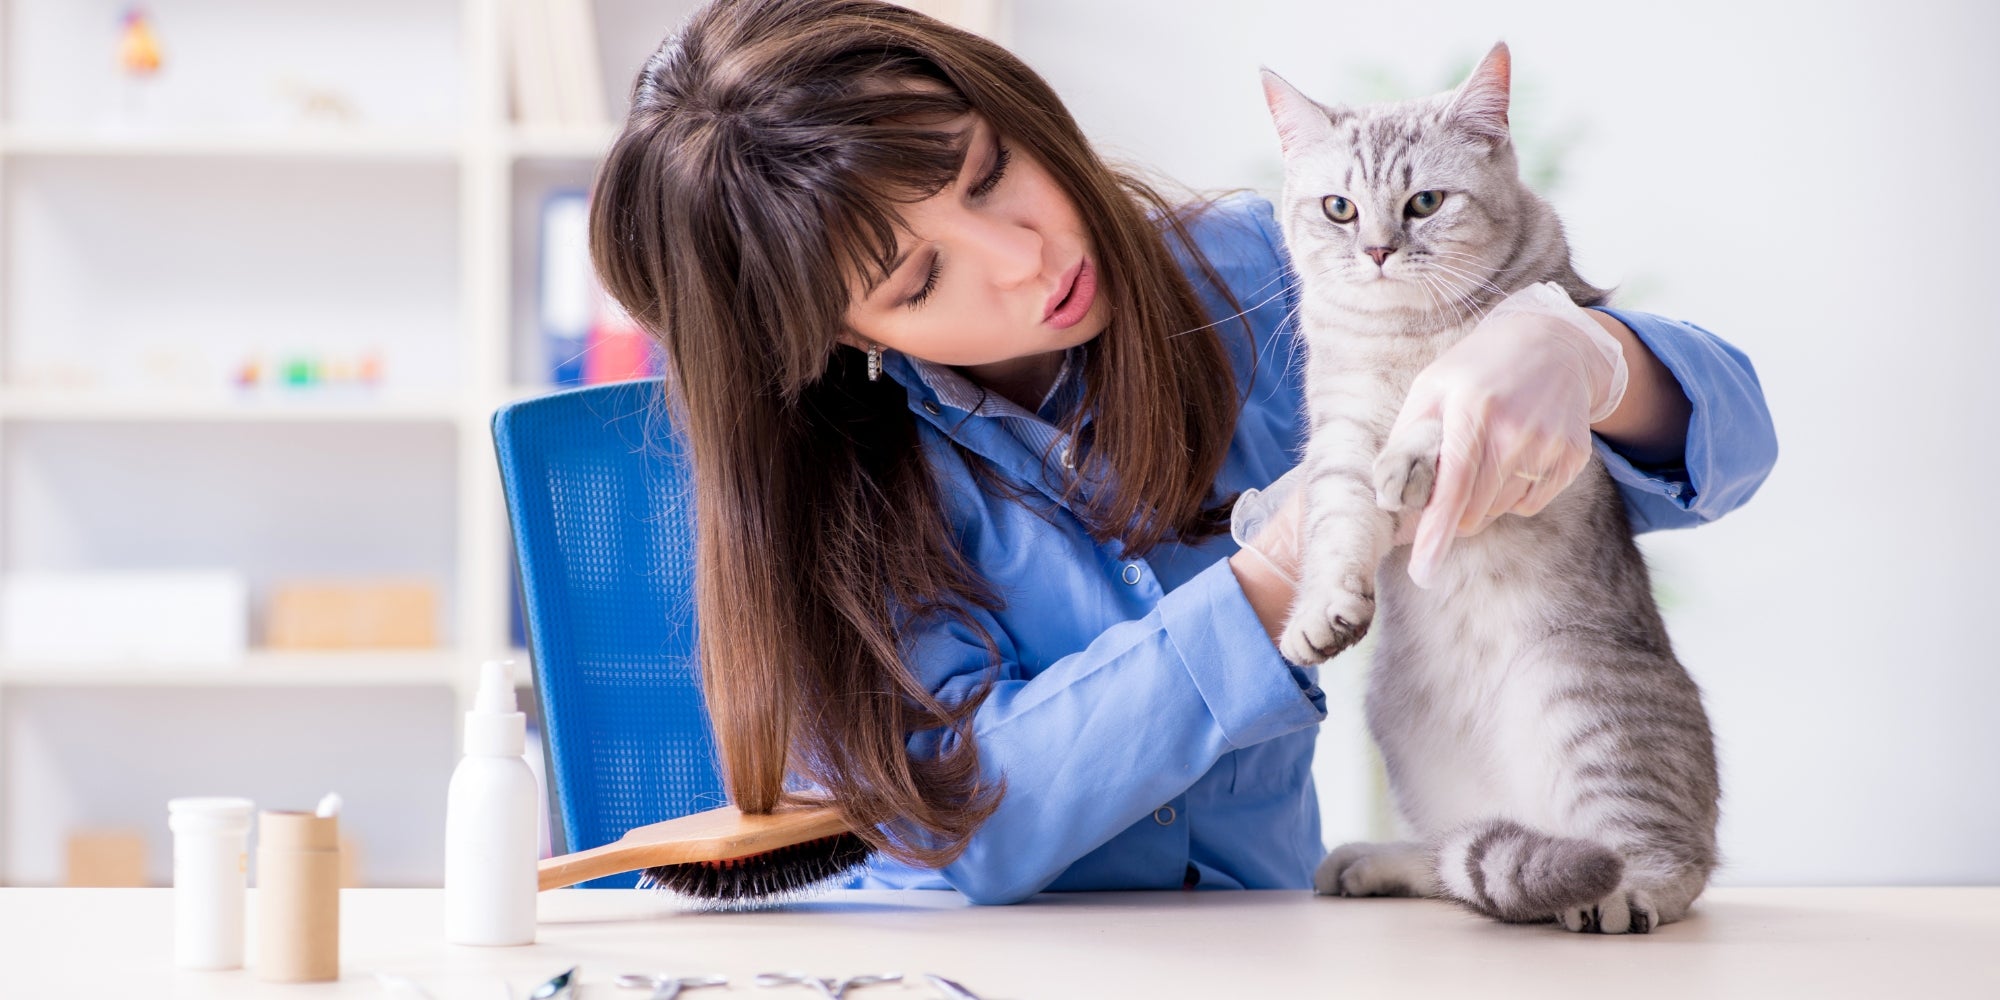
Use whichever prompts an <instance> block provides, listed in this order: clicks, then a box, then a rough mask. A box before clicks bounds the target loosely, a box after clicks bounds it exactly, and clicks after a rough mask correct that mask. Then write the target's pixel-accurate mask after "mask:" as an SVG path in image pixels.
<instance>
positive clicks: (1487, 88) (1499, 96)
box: [1445, 42, 1512, 146]
mask: <svg viewBox="0 0 2000 1000" xmlns="http://www.w3.org/2000/svg"><path fill="white" fill-rule="evenodd" d="M1511 75H1512V59H1511V58H1510V57H1509V56H1508V54H1507V43H1506V42H1500V43H1497V44H1495V45H1494V46H1493V51H1491V52H1488V53H1486V58H1484V59H1481V60H1480V61H1479V67H1478V68H1477V69H1474V70H1473V71H1472V76H1471V77H1469V78H1467V79H1466V81H1465V82H1464V83H1462V84H1460V85H1459V88H1458V91H1457V92H1456V93H1454V94H1452V95H1451V105H1450V107H1449V109H1448V110H1447V111H1446V112H1445V116H1446V117H1447V118H1449V119H1451V120H1452V121H1454V122H1456V123H1458V124H1459V125H1460V126H1462V127H1464V128H1465V129H1466V130H1467V131H1469V132H1471V133H1472V134H1474V135H1477V136H1479V137H1481V138H1483V139H1486V140H1488V141H1490V142H1492V143H1493V144H1494V145H1496V146H1498V145H1500V144H1501V143H1503V142H1506V141H1507V94H1508V90H1509V88H1510V83H1509V80H1508V78H1509V76H1511Z"/></svg>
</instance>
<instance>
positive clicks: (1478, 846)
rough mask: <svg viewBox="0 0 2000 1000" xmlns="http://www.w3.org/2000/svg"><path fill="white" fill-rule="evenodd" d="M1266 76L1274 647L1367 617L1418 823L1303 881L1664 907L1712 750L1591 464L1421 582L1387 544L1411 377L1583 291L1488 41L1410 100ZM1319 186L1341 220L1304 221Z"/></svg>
mask: <svg viewBox="0 0 2000 1000" xmlns="http://www.w3.org/2000/svg"><path fill="white" fill-rule="evenodd" d="M1265 91H1266V95H1267V97H1268V98H1269V99H1270V103H1271V106H1272V113H1273V116H1274V119H1275V120H1276V122H1277V124H1278V129H1279V133H1280V136H1281V137H1282V139H1283V145H1284V147H1285V160H1286V168H1285V193H1284V196H1283V199H1282V205H1281V207H1280V210H1279V219H1280V223H1281V225H1282V226H1283V229H1284V232H1285V237H1286V242H1287V244H1288V246H1289V247H1290V250H1291V254H1292V260H1293V266H1294V268H1295V269H1296V270H1297V272H1298V275H1299V279H1300V282H1301V300H1300V306H1301V324H1302V329H1303V331H1304V335H1305V340H1306V344H1307V362H1306V364H1307V377H1306V382H1307V386H1308V390H1307V391H1308V393H1309V397H1308V403H1307V407H1308V413H1309V417H1310V434H1309V437H1308V443H1307V450H1306V456H1305V462H1304V464H1305V470H1304V472H1305V476H1306V480H1305V484H1304V487H1303V488H1304V490H1305V491H1306V492H1305V516H1304V520H1303V522H1302V526H1301V530H1302V536H1303V542H1302V549H1301V553H1302V557H1303V558H1302V564H1303V565H1302V570H1301V572H1302V577H1303V579H1302V580H1301V581H1300V589H1299V597H1298V601H1297V603H1296V604H1295V605H1294V607H1293V611H1292V620H1291V621H1290V622H1289V623H1288V625H1287V627H1286V630H1285V634H1284V636H1283V637H1282V639H1281V648H1282V649H1283V651H1284V653H1285V655H1286V656H1287V657H1289V658H1291V659H1292V660H1293V661H1295V662H1299V663H1315V662H1319V661H1322V660H1324V659H1326V658H1328V657H1331V656H1333V655H1335V654H1337V653H1339V652H1340V651H1341V650H1342V649H1344V648H1346V647H1347V646H1349V645H1350V644H1352V643H1353V642H1355V641H1356V640H1358V639H1359V638H1361V636H1362V635H1363V634H1364V633H1366V632H1367V631H1368V630H1369V628H1370V625H1371V623H1372V624H1373V625H1374V628H1375V632H1376V636H1377V645H1376V647H1375V654H1374V668H1373V672H1372V674H1371V676H1370V678H1369V687H1368V695H1367V714H1368V723H1369V728H1370V731H1371V732H1372V733H1373V734H1374V736H1375V739H1376V741H1377V743H1378V744H1379V745H1380V746H1381V749H1382V752H1383V756H1384V758H1385V759H1386V760H1387V762H1388V767H1389V778H1390V783H1391V786H1392V789H1393V791H1394V794H1395V798H1396V802H1397V806H1398V808H1399V809H1400V811H1401V812H1402V813H1403V816H1404V818H1405V819H1406V820H1407V821H1408V822H1409V824H1410V826H1411V827H1412V828H1413V829H1414V830H1415V831H1416V832H1417V834H1418V835H1419V837H1420V838H1421V839H1420V840H1419V841H1416V842H1410V843H1399V844H1348V845H1346V846H1343V847H1341V848H1339V849H1338V850H1335V851H1334V852H1333V853H1332V854H1331V855H1329V856H1328V857H1327V859H1326V860H1325V861H1324V862H1323V863H1322V864H1321V866H1320V869H1319V871H1318V873H1317V875H1316V878H1315V882H1316V886H1317V888H1318V890H1319V891H1320V892H1322V893H1326V894H1332V895H1439V896H1445V897H1449V898H1452V899H1456V900H1458V901H1460V902H1462V903H1464V904H1465V905H1467V906H1470V907H1472V908H1474V909H1476V910H1478V911H1480V912H1482V913H1486V914H1488V915H1491V916H1493V917H1496V918H1499V919H1501V920H1508V921H1547V920H1554V921H1557V922H1560V923H1561V924H1563V925H1564V926H1565V927H1568V928H1569V929H1571V930H1593V931H1602V932H1606V933H1624V932H1628V931H1629V932H1641V933H1643V932H1645V931H1648V930H1650V929H1651V928H1653V927H1656V926H1659V925H1660V924H1663V923H1666V922H1668V921H1672V920H1675V919H1678V918H1680V917H1681V916H1682V915H1683V914H1685V913H1686V912H1687V909H1688V906H1689V904H1690V903H1691V902H1693V900H1694V898H1695V897H1696V896H1697V895H1699V894H1700V893H1701V891H1702V889H1703V887H1704V886H1705V885H1706V884H1707V881H1708V876H1709V874H1710V872H1711V871H1712V870H1713V869H1714V867H1715V865H1716V860H1717V859H1716V847H1715V824H1716V818H1717V799H1718V796H1719V790H1718V783H1717V778H1716V766H1715V755H1714V748H1713V740H1712V738H1711V736H1710V733H1709V727H1708V720H1707V716H1706V715H1705V714H1704V712H1703V710H1702V705H1701V696H1700V692H1699V691H1698V690H1697V689H1696V687H1695V685H1694V682H1693V681H1692V680H1691V679H1690V678H1689V677H1688V675H1687V672H1686V671H1685V670H1684V669H1683V668H1682V667H1681V665H1680V663H1679V662H1678V661H1676V660H1675V658H1674V654H1673V650H1672V648H1671V646H1670V645H1669V643H1668V639H1667V634H1666V629H1665V627H1664V625H1663V624H1662V622H1661V620H1660V615H1659V611H1658V610H1657V608H1656V607H1655V606H1654V603H1653V597H1652V592H1651V586H1650V584H1649V582H1648V579H1647V573H1646V566H1645V562H1644V560H1643V559H1642V558H1641V556H1640V554H1639V551H1638V549H1637V548H1636V547H1635V546H1634V545H1633V543H1632V533H1631V526H1630V524H1629V522H1628V520H1627V518H1626V514H1625V508H1624V504H1623V501H1622V500H1621V499H1620V497H1619V494H1618V492H1617V490H1616V488H1615V487H1614V486H1613V485H1612V483H1611V480H1610V477H1609V476H1608V474H1607V473H1606V472H1605V470H1604V467H1603V464H1602V463H1601V462H1600V461H1598V460H1597V459H1595V458H1593V459H1592V460H1591V462H1590V464H1589V465H1588V466H1587V467H1586V468H1585V469H1584V471H1583V473H1582V474H1581V475H1579V476H1578V477H1577V479H1576V480H1575V481H1574V483H1573V484H1572V485H1571V486H1570V487H1569V488H1568V489H1566V490H1565V491H1564V492H1563V493H1562V494H1561V495H1560V496H1558V497H1557V498H1556V499H1555V500H1554V501H1553V502H1552V503H1550V504H1549V506H1548V507H1547V508H1545V509H1544V510H1543V511H1542V512H1541V513H1539V514H1537V515H1536V516H1534V517H1532V518H1522V517H1518V516H1512V515H1509V516H1505V517H1502V518H1500V519H1499V520H1498V521H1496V522H1494V523H1493V524H1491V525H1490V526H1488V527H1487V528H1486V530H1485V531H1483V532H1481V533H1480V534H1479V535H1476V536H1474V537H1471V538H1463V539H1459V540H1458V541H1457V542H1456V544H1455V546H1454V547H1453V549H1452V552H1451V554H1450V555H1449V556H1448V557H1447V559H1446V561H1445V562H1444V564H1443V565H1442V566H1441V567H1440V569H1439V572H1438V574H1437V577H1436V580H1435V582H1434V585H1433V587H1432V588H1431V589H1429V590H1424V589H1421V588H1418V587H1416V586H1415V585H1414V584H1412V583H1411V582H1410V580H1409V575H1408V573H1407V566H1408V560H1409V552H1410V550H1409V547H1408V546H1402V547H1396V548H1393V550H1392V540H1393V539H1394V538H1395V537H1396V533H1397V529H1398V527H1399V519H1400V518H1404V517H1410V518H1414V517H1415V516H1416V514H1417V511H1418V510H1419V509H1420V508H1421V507H1422V506H1423V503H1424V501H1425V500H1426V499H1428V497H1429V494H1430V486H1431V478H1432V476H1433V474H1434V472H1435V464H1436V460H1437V450H1438V443H1439V442H1438V437H1439V435H1438V429H1437V425H1436V424H1435V423H1434V422H1433V423H1431V424H1430V425H1429V426H1428V427H1426V426H1423V425H1416V426H1414V427H1413V428H1412V432H1411V433H1408V434H1399V435H1398V437H1399V440H1394V441H1389V440H1385V439H1386V438H1387V436H1388V433H1389V430H1390V427H1391V425H1392V423H1393V422H1394V420H1395V417H1396V415H1397V412H1398V410H1399V409H1400V408H1401V405H1402V402H1403V399H1404V396H1405V395H1406V393H1407V391H1408V389H1409V386H1410V382H1411V379H1412V378H1414V377H1415V375H1416V374H1417V373H1418V372H1419V371H1420V370H1422V369H1423V368H1424V367H1425V366H1426V365H1427V364H1429V363H1430V361H1431V360H1432V359H1434V358H1435V357H1437V355H1438V354H1439V353H1441V352H1442V351H1443V350H1444V349H1445V348H1446V347H1448V346H1450V345H1451V344H1452V343H1455V342H1456V341H1457V340H1458V339H1459V338H1460V337H1462V336H1464V335H1465V334H1466V333H1467V332H1469V331H1470V330H1471V328H1472V326H1473V324H1474V322H1475V321H1476V320H1477V319H1478V318H1479V317H1480V316H1481V315H1483V314H1484V313H1485V311H1486V310H1487V309H1488V308H1490V307H1491V306H1492V305H1493V304H1494V303H1496V302H1497V301H1499V300H1500V299H1501V298H1503V297H1505V296H1506V295H1507V294H1508V293H1511V292H1513V291H1515V290H1517V289H1521V288H1524V287H1527V286H1528V285H1531V284H1535V283H1538V282H1543V281H1554V282H1557V283H1559V284H1560V285H1561V286H1562V287H1563V288H1564V289H1565V290H1567V291H1568V292H1569V294H1570V297H1571V298H1572V299H1573V300H1575V301H1576V302H1578V303H1579V304H1585V305H1590V304H1596V303H1598V302H1601V301H1602V300H1603V298H1604V293H1603V292H1602V291H1600V290H1599V289H1596V288H1593V287H1591V286H1590V285H1589V284H1587V283H1585V282H1584V281H1583V280H1582V279H1581V278H1579V277H1578V276H1577V274H1576V272H1575V271H1574V270H1573V269H1572V268H1571V266H1570V259H1569V248H1568V244H1567V242H1566V241H1565V240H1564V237H1563V233H1562V225H1561V223H1560V222H1559V221H1558V220H1557V218H1556V216H1555V213H1554V212H1553V210H1551V209H1550V208H1549V206H1548V205H1547V204H1546V203H1545V202H1543V201H1542V200H1541V199H1540V198H1539V197H1537V196H1536V195H1534V194H1533V193H1532V192H1530V191H1529V190H1528V189H1527V188H1526V187H1525V186H1524V185H1523V184H1522V183H1521V182H1520V180H1519V177H1518V171H1517V169H1516V166H1515V161H1514V154H1513V149H1512V144H1511V142H1510V140H1509V138H1508V131H1507V103H1508V54H1507V50H1506V48H1505V46H1496V47H1495V49H1494V50H1493V52H1492V54H1490V55H1488V56H1487V58H1486V60H1485V61H1484V62H1483V63H1481V64H1480V67H1479V68H1478V70H1476V71H1475V72H1474V74H1473V76H1472V78H1471V79H1469V80H1468V81H1467V82H1466V83H1465V85H1464V86H1462V87H1460V88H1459V89H1458V90H1456V91H1454V92H1452V93H1448V94H1444V95H1440V96H1437V97H1433V98H1429V99H1426V100H1419V101H1410V102H1404V103H1401V104H1393V105H1384V106H1373V107H1365V108H1358V109H1350V108H1337V107H1334V108H1329V107H1325V106H1322V105H1319V104H1317V103H1315V102H1313V101H1312V100H1311V99H1309V98H1307V97H1305V96H1304V95H1302V94H1300V93H1299V92H1298V91H1296V90H1294V89H1293V88H1292V87H1291V86H1290V85H1289V84H1287V83H1285V82H1284V81H1283V80H1281V79H1278V78H1277V77H1276V76H1275V75H1271V74H1266V81H1265ZM1425 190H1436V191H1444V192H1446V196H1445V200H1444V202H1443V205H1442V207H1441V208H1438V209H1437V210H1436V212H1435V214H1432V215H1429V216H1426V217H1414V216H1411V215H1409V214H1408V213H1407V212H1406V211H1405V206H1407V205H1409V204H1410V199H1411V198H1412V197H1413V196H1414V195H1415V194H1416V193H1417V192H1419V191H1425ZM1330 194H1333V195H1340V196H1343V197H1345V198H1346V199H1348V203H1346V204H1341V203H1336V204H1339V205H1340V209H1341V210H1342V211H1341V214H1345V211H1344V210H1345V209H1347V208H1349V207H1352V208H1353V209H1355V210H1356V214H1355V216H1354V217H1353V218H1352V219H1349V220H1347V221H1346V222H1345V223H1344V224H1342V223H1340V222H1337V221H1335V220H1334V219H1332V218H1330V216H1329V212H1330V209H1329V207H1328V205H1327V204H1326V203H1325V202H1324V201H1323V199H1324V197H1325V196H1326V195H1330ZM1371 248H1372V249H1373V250H1375V252H1376V254H1375V255H1371V254H1369V253H1368V250H1370V249H1371ZM1385 248H1386V249H1388V250H1389V252H1388V254H1386V255H1382V251H1383V250H1384V249H1385ZM1378 257H1379V259H1378ZM1384 279H1387V280H1384ZM1378 493H1379V494H1380V495H1381V499H1382V501H1383V503H1384V504H1386V505H1387V506H1389V507H1394V508H1399V509H1398V510H1396V511H1393V512H1392V511H1390V510H1385V509H1383V507H1382V506H1378Z"/></svg>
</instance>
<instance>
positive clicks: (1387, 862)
mask: <svg viewBox="0 0 2000 1000" xmlns="http://www.w3.org/2000/svg"><path fill="white" fill-rule="evenodd" d="M1434 885H1435V883H1434V880H1433V878H1432V876H1431V874H1430V863H1429V858H1428V856H1427V855H1426V854H1425V853H1424V851H1423V849H1422V848H1421V847H1419V846H1418V845H1416V844H1407V843H1405V844H1342V845H1340V846H1339V847H1338V848H1336V849H1335V850H1334V852H1333V853H1332V854H1329V855H1327V856H1326V858H1325V859H1324V860H1322V861H1321V862H1320V863H1319V868H1318V869H1316V870H1315V871H1314V872H1313V892H1315V893H1318V894H1319V895H1322V896H1428V895H1430V894H1431V891H1432V889H1433V887H1434Z"/></svg>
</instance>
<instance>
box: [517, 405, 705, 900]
mask: <svg viewBox="0 0 2000 1000" xmlns="http://www.w3.org/2000/svg"><path fill="white" fill-rule="evenodd" d="M493 440H494V444H495V446H496V448H497V450H498V452H499V457H500V478H501V483H502V485H503V487H504V489H505V491H506V495H507V511H508V516H509V518H510V520H511V521H512V522H513V528H514V551H515V555H516V558H517V559H518V561H519V568H520V580H521V593H522V605H523V608H524V610H525V612H526V624H527V633H528V649H529V652H530V654H531V655H532V657H533V659H534V670H535V688H536V691H537V693H538V695H539V697H540V701H541V710H542V719H543V732H544V736H543V738H544V739H545V740H546V741H547V748H548V760H549V770H550V776H551V780H552V781H553V783H554V786H555V797H556V800H557V810H556V811H558V812H559V813H560V815H561V818H562V833H563V839H564V841H565V847H566V849H567V850H570V851H579V850H583V849H584V848H588V847H595V846H597V845H599V844H605V843H609V842H611V841H613V840H616V839H618V838H619V837H620V836H622V835H623V834H624V833H625V831H626V830H629V829H631V828H633V827H636V826H643V825H645V824H647V823H657V822H659V821H660V820H664V819H672V818H673V817H676V816H682V815H686V814H687V813H691V812H696V811H699V810H702V809H711V808H714V807H716V806H719V805H722V804H723V803H724V802H725V801H726V799H725V796H724V794H723V791H722V781H721V778H720V777H719V774H718V769H717V765H716V756H715V744H714V737H713V735H712V734H711V731H710V729H709V723H708V712H707V709H706V707H705V706H704V704H703V702H702V697H701V686H700V670H699V666H698V663H697V660H696V653H695V627H694V625H695V622H694V498H693V493H692V490H691V489H690V488H689V479H688V470H687V465H686V461H685V451H684V448H683V446H682V443H681V441H680V439H679V437H678V435H676V434H674V433H673V432H672V430H671V429H670V428H669V426H668V421H667V417H666V405H665V401H664V399H663V398H662V397H661V390H660V385H659V383H658V382H657V381H641V382H621V383H616V384H612V385H602V386H591V387H588V388H583V389H573V390H569V391H565V392H558V393H555V394H553V395H549V396H543V397H541V398H538V399H531V400H525V401H523V402H518V403H513V404H511V405H508V406H504V407H502V408H501V409H500V410H499V411H498V412H497V413H495V414H494V416H493ZM635 881H636V876H635V875H631V874H627V875H622V876H614V877H612V878H605V879H598V880H595V881H593V882H590V883H587V884H588V885H591V886H631V885H633V884H634V883H635Z"/></svg>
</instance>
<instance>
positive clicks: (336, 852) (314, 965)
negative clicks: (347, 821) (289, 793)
mask: <svg viewBox="0 0 2000 1000" xmlns="http://www.w3.org/2000/svg"><path fill="white" fill-rule="evenodd" d="M256 940H257V960H256V969H257V978H259V979H262V980H265V981H267V982H274V983H304V982H324V981H328V980H333V979H339V978H340V820H339V818H338V817H335V816H316V815H314V814H312V813H308V812H263V813H260V814H258V817H257V939H256Z"/></svg>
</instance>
